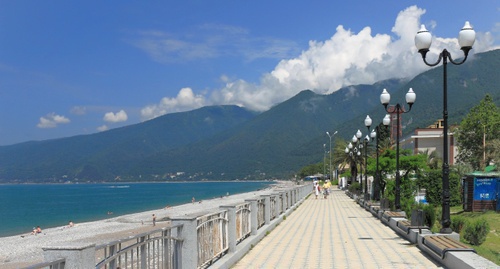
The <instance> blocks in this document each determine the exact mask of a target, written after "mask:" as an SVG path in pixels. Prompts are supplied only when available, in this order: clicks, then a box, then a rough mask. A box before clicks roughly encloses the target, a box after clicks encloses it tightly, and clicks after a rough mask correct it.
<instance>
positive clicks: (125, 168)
mask: <svg viewBox="0 0 500 269" xmlns="http://www.w3.org/2000/svg"><path fill="white" fill-rule="evenodd" d="M499 66H500V50H494V51H490V52H485V53H481V54H476V55H474V56H473V57H471V58H470V59H468V61H467V62H466V63H464V64H463V65H461V66H460V67H457V66H453V65H449V66H448V112H449V123H450V124H459V123H460V120H461V118H463V117H464V116H465V115H466V114H467V113H468V111H469V109H470V108H471V107H473V106H475V105H477V104H478V103H479V101H480V100H481V99H482V98H484V96H485V95H486V94H490V95H491V96H492V97H493V100H494V102H495V103H496V104H500V89H499V87H498V86H497V85H499V84H500V78H499V76H497V74H496V72H495V70H497V68H498V67H499ZM442 83H443V74H442V66H438V67H435V68H429V70H428V71H426V72H423V73H421V74H419V75H417V76H416V77H414V78H413V79H411V80H405V79H391V80H385V81H380V82H377V83H374V84H373V85H352V86H347V87H343V88H341V89H339V90H338V91H336V92H334V93H331V94H328V95H321V94H316V93H314V92H313V91H311V90H304V91H302V92H300V93H298V94H297V95H295V96H293V97H292V98H290V99H288V100H286V101H284V102H282V103H280V104H276V105H275V106H273V107H272V108H271V109H269V110H268V111H265V112H262V113H253V112H250V111H248V110H245V109H243V108H239V107H236V106H213V107H205V108H201V109H198V110H193V111H189V112H182V113H175V114H168V115H165V116H162V117H159V118H157V119H154V120H151V121H147V122H143V123H139V124H135V125H130V126H125V127H121V128H117V129H112V130H109V131H107V132H103V133H98V134H93V135H84V136H76V137H70V138H61V139H52V140H46V141H39V142H25V143H21V144H16V145H12V146H2V147H0V182H7V181H10V182H12V181H16V180H17V181H22V182H25V181H33V180H38V181H44V180H46V181H51V182H54V181H55V182H60V181H69V180H71V181H77V182H85V181H111V180H115V179H118V178H120V179H122V180H131V181H140V180H171V179H176V180H180V179H182V180H204V179H265V178H271V177H289V176H293V174H294V173H296V172H297V171H298V170H299V169H300V167H302V166H304V165H307V164H310V163H315V162H319V161H321V160H322V158H323V155H324V148H323V144H324V143H325V142H327V139H328V137H327V136H326V134H325V132H326V131H329V132H331V133H333V132H334V131H338V134H337V135H336V137H335V139H336V138H343V139H346V140H349V139H350V137H352V135H353V134H354V132H355V131H356V130H357V129H360V130H361V131H362V132H363V133H366V131H367V130H366V127H365V126H364V124H363V120H364V118H365V117H366V115H370V117H371V118H372V119H373V124H374V125H375V124H378V122H380V121H381V119H382V118H383V116H384V115H385V114H386V112H385V110H384V109H383V106H382V105H381V104H380V102H379V96H380V93H381V92H382V90H383V89H384V88H387V90H388V91H389V92H390V93H391V104H395V103H397V102H403V103H400V104H402V105H404V95H405V94H406V92H407V91H408V88H413V90H414V91H415V93H416V94H417V100H416V102H415V104H414V106H413V107H412V110H411V112H410V113H408V114H404V116H403V115H402V119H403V125H404V127H405V128H404V129H403V133H404V134H409V133H410V132H411V131H412V130H414V129H415V128H418V127H426V126H428V125H430V124H432V123H433V122H435V121H436V120H437V119H440V118H442V113H443V111H442V107H443V105H442V99H443V97H442V94H443V89H442V87H443V84H442ZM207 115H209V116H212V117H214V119H215V120H216V121H214V122H213V123H214V125H213V126H211V125H207V122H205V120H207ZM208 121H210V120H208ZM168 127H170V128H168ZM166 130H168V131H169V132H170V133H166ZM334 142H335V140H334V141H332V143H334ZM110 145H112V146H110ZM73 155H75V156H73Z"/></svg>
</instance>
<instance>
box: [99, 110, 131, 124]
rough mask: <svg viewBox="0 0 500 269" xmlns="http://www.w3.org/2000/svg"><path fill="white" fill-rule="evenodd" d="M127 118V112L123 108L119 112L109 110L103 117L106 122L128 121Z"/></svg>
mask: <svg viewBox="0 0 500 269" xmlns="http://www.w3.org/2000/svg"><path fill="white" fill-rule="evenodd" d="M127 119H128V117H127V113H126V112H125V111H124V110H123V109H122V110H120V111H118V112H117V113H113V112H108V113H106V114H104V118H103V120H104V121H106V122H123V121H127Z"/></svg>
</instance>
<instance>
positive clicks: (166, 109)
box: [141, 88, 207, 120]
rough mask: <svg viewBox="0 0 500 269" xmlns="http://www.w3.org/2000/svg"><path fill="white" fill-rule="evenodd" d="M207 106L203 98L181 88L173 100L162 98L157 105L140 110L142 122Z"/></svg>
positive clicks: (189, 89) (190, 90) (188, 89)
mask: <svg viewBox="0 0 500 269" xmlns="http://www.w3.org/2000/svg"><path fill="white" fill-rule="evenodd" d="M205 105H207V103H206V101H205V97H204V96H203V95H200V94H198V95H197V94H194V93H193V90H192V89H191V88H182V89H181V90H180V91H179V93H178V94H177V96H176V97H175V98H168V97H164V98H162V99H161V101H160V103H159V104H154V105H149V106H147V107H145V108H143V109H142V110H141V116H142V118H143V119H144V120H147V119H152V118H156V117H158V116H161V115H164V114H167V113H172V112H180V111H187V110H191V109H195V108H199V107H202V106H205Z"/></svg>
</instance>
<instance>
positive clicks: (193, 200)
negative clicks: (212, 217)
mask: <svg viewBox="0 0 500 269" xmlns="http://www.w3.org/2000/svg"><path fill="white" fill-rule="evenodd" d="M195 201H196V199H194V196H193V198H192V199H191V203H193V204H194V202H195Z"/></svg>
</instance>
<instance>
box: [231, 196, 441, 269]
mask: <svg viewBox="0 0 500 269" xmlns="http://www.w3.org/2000/svg"><path fill="white" fill-rule="evenodd" d="M232 268H234V269H236V268H238V269H240V268H349V269H350V268H354V269H358V268H412V269H413V268H443V267H442V266H440V265H439V264H438V263H435V262H434V261H433V260H431V259H430V258H428V257H427V256H426V255H425V253H423V252H422V251H420V250H419V249H418V248H417V247H416V246H415V245H411V244H410V243H409V242H408V241H406V240H404V239H402V238H400V237H399V236H398V235H397V234H396V232H394V231H393V230H391V229H390V228H389V227H387V226H385V225H384V224H383V223H382V222H381V221H380V220H379V219H377V218H375V217H373V216H372V214H371V213H370V212H368V211H366V210H365V209H363V208H361V207H360V206H359V205H358V204H357V203H356V202H355V201H354V200H352V199H351V198H349V197H347V195H345V193H344V192H343V191H340V190H336V189H335V190H333V191H332V193H331V194H330V196H329V197H328V198H327V199H323V198H319V197H318V199H315V196H314V195H311V196H310V197H309V198H308V199H307V200H306V201H305V202H304V203H303V204H302V205H300V206H299V207H298V208H297V210H296V211H295V212H293V213H292V214H291V215H290V216H288V217H287V218H286V220H285V221H283V222H282V223H281V224H279V225H278V227H276V228H275V229H274V230H273V231H271V233H270V234H269V235H267V236H266V237H264V239H262V241H260V242H259V243H258V244H257V245H256V246H255V247H254V248H253V249H252V250H250V252H249V253H247V254H246V255H245V256H244V257H243V258H242V259H241V260H240V261H239V262H238V263H237V264H236V265H235V266H233V267H232Z"/></svg>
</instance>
